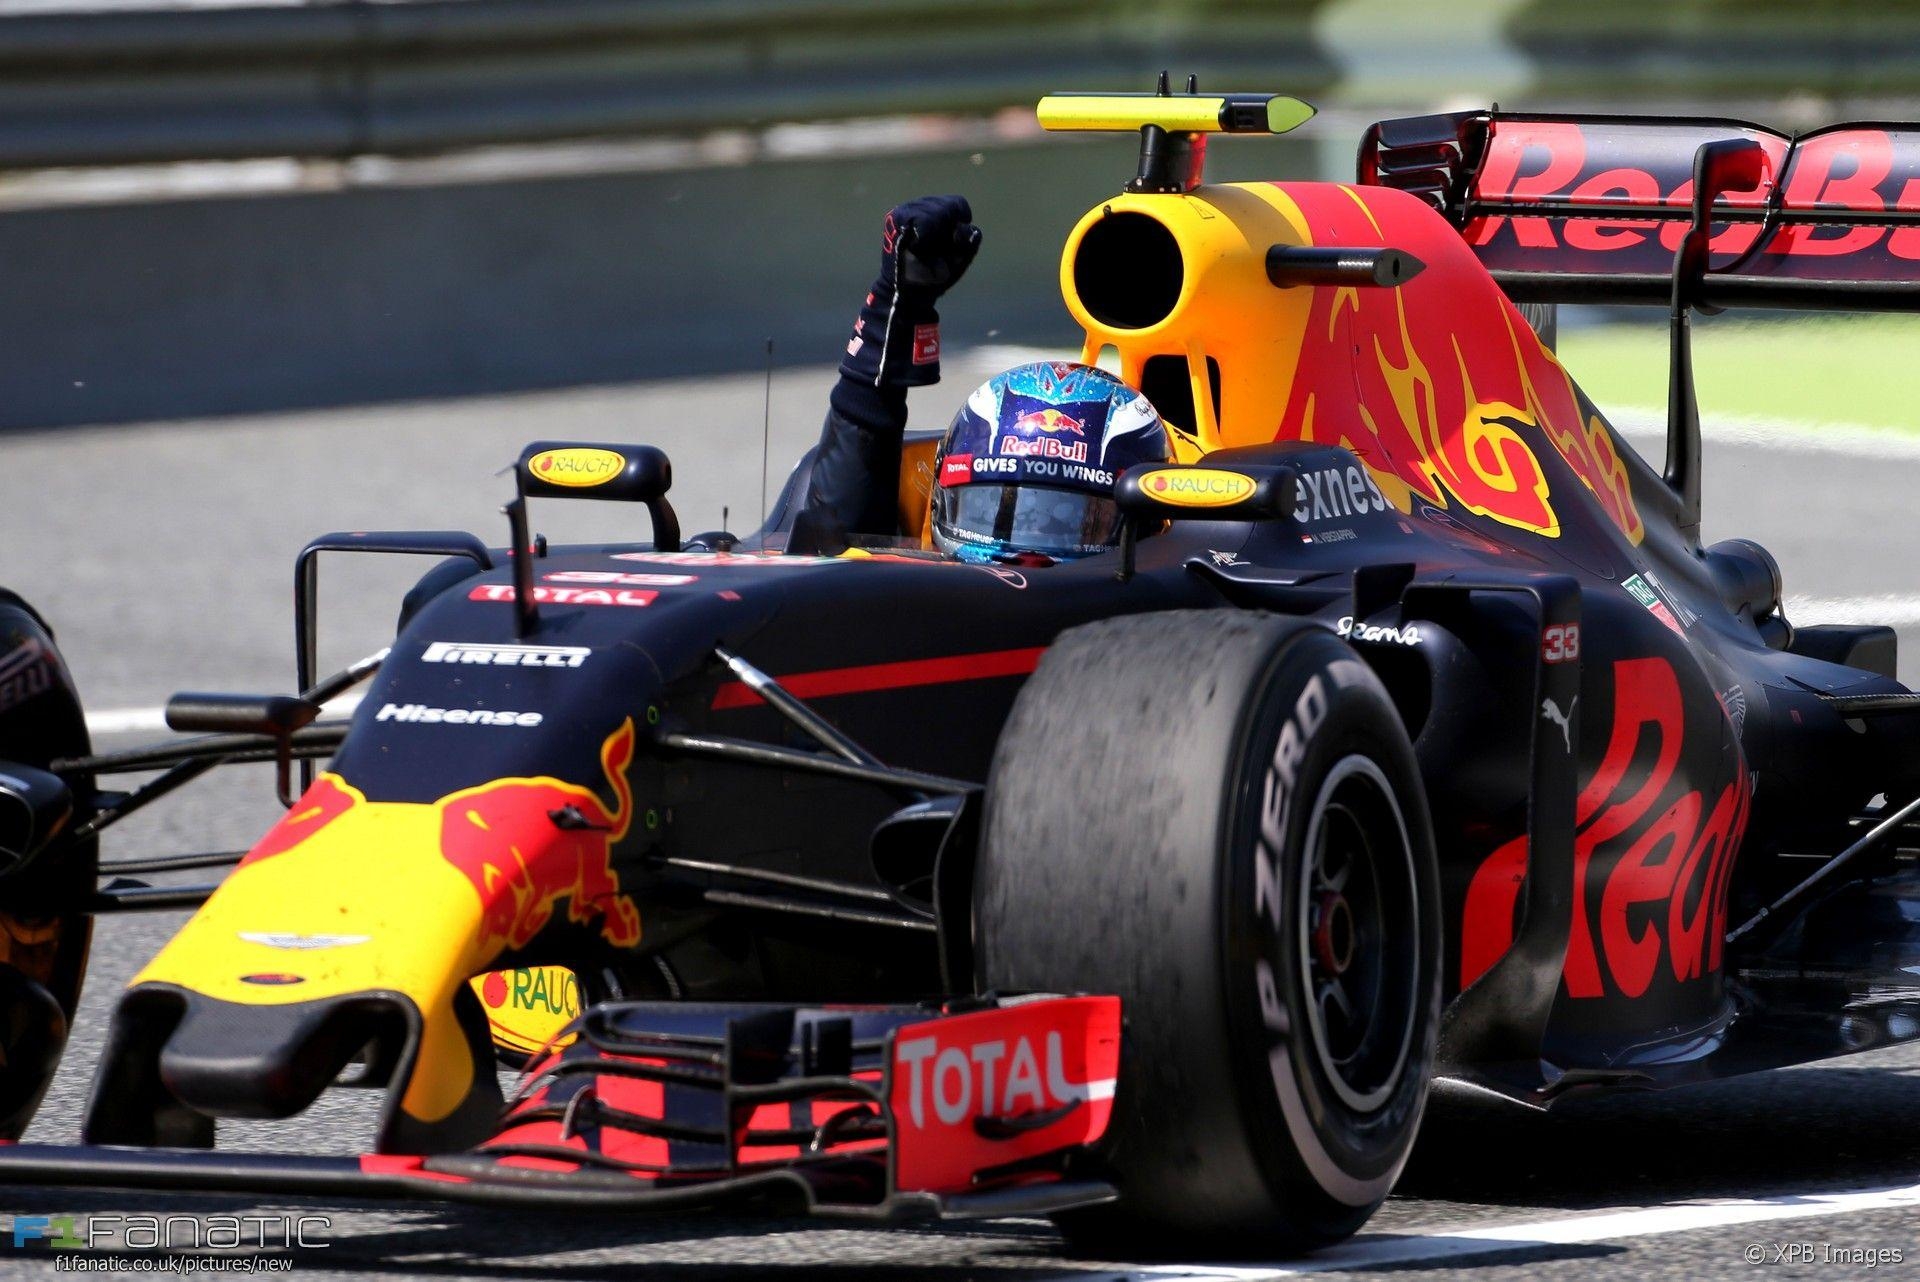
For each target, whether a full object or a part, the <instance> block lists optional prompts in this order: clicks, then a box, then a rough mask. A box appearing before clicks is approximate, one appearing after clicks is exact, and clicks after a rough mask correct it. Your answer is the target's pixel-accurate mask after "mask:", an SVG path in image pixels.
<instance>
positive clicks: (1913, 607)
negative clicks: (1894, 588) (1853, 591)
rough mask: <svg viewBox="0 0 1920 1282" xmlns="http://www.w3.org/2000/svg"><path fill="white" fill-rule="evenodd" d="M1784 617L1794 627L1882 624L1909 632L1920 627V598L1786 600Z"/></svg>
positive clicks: (1889, 594)
mask: <svg viewBox="0 0 1920 1282" xmlns="http://www.w3.org/2000/svg"><path fill="white" fill-rule="evenodd" d="M1787 617H1788V618H1789V619H1791V620H1793V621H1794V623H1796V624H1806V623H1884V624H1886V625H1887V626H1888V627H1894V628H1910V627H1912V626H1914V625H1915V624H1920V596H1912V595H1906V594H1902V593H1898V592H1887V593H1882V594H1880V595H1878V596H1842V597H1788V598H1787Z"/></svg>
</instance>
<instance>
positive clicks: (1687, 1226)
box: [1123, 1184, 1920, 1282]
mask: <svg viewBox="0 0 1920 1282" xmlns="http://www.w3.org/2000/svg"><path fill="white" fill-rule="evenodd" d="M1913 1206H1920V1184H1906V1185H1901V1186H1898V1187H1895V1188H1878V1189H1852V1190H1848V1191H1846V1192H1839V1193H1788V1194H1783V1195H1781V1196H1779V1197H1762V1198H1738V1199H1728V1200H1726V1201H1711V1202H1706V1201H1702V1202H1675V1203H1672V1204H1670V1205H1667V1206H1649V1207H1639V1208H1634V1209H1630V1210H1619V1211H1604V1212H1600V1213H1598V1214H1594V1215H1583V1216H1575V1217H1572V1218H1569V1219H1564V1220H1541V1221H1537V1222H1534V1223H1531V1224H1511V1225H1496V1226H1492V1227H1488V1228H1467V1229H1458V1230H1455V1231H1453V1232H1450V1233H1423V1234H1420V1235H1418V1236H1413V1237H1386V1236H1378V1237H1367V1238H1360V1239H1356V1240H1354V1241H1351V1242H1346V1243H1343V1244H1342V1245H1340V1246H1336V1247H1331V1248H1329V1249H1327V1250H1325V1251H1320V1252H1317V1253H1316V1254H1314V1255H1312V1256H1310V1257H1308V1258H1306V1259H1302V1260H1296V1261H1294V1262H1292V1263H1290V1264H1284V1265H1256V1266H1251V1267H1249V1266H1239V1267H1228V1268H1222V1267H1219V1266H1217V1265H1203V1264H1192V1265H1178V1264H1170V1265H1157V1266H1153V1267H1150V1268H1141V1269H1133V1270H1129V1271H1128V1272H1127V1273H1126V1274H1125V1275H1123V1276H1126V1277H1128V1278H1133V1279H1138V1282H1160V1280H1162V1279H1168V1278H1183V1279H1188V1280H1189V1282H1214V1280H1215V1279H1218V1282H1262V1280H1263V1279H1267V1278H1288V1277H1298V1276H1300V1275H1302V1274H1311V1273H1333V1272H1338V1271H1340V1270H1344V1269H1373V1268H1380V1267H1383V1266H1387V1265H1404V1264H1425V1263H1431V1262H1434V1261H1439V1260H1458V1259H1462V1258H1465V1257H1468V1256H1476V1255H1493V1254H1498V1253H1503V1252H1508V1251H1526V1250H1532V1249H1536V1248H1539V1247H1551V1246H1577V1245H1580V1244H1583V1243H1588V1242H1616V1241H1621V1240H1623V1239H1626V1238H1636V1237H1649V1236H1652V1235H1654V1234H1657V1233H1686V1232H1692V1231H1697V1230H1701V1229H1722V1228H1727V1227H1730V1226H1732V1225H1737V1224H1764V1223H1769V1222H1772V1221H1775V1220H1804V1219H1815V1218H1820V1217H1823V1216H1831V1215H1858V1214H1860V1213H1862V1212H1865V1211H1883V1210H1890V1209H1897V1208H1901V1207H1913ZM1752 1245H1758V1246H1760V1247H1761V1248H1762V1250H1763V1251H1764V1250H1765V1249H1766V1248H1767V1247H1768V1246H1769V1245H1770V1243H1768V1242H1765V1241H1756V1243H1754V1244H1752ZM1760 1262H1761V1263H1763V1264H1765V1263H1775V1262H1776V1261H1773V1260H1772V1259H1770V1258H1767V1257H1764V1256H1763V1258H1762V1260H1761V1261H1760Z"/></svg>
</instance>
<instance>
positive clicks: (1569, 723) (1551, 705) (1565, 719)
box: [1540, 694, 1580, 752]
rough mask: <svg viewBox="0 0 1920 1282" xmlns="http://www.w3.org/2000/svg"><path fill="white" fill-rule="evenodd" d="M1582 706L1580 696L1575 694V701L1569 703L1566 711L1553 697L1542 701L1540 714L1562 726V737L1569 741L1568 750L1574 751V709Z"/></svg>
mask: <svg viewBox="0 0 1920 1282" xmlns="http://www.w3.org/2000/svg"><path fill="white" fill-rule="evenodd" d="M1579 706H1580V696H1579V695H1577V694H1576V695H1574V696H1573V702H1572V703H1569V704H1568V705H1567V710H1566V711H1565V712H1562V711H1560V705H1559V704H1557V703H1555V702H1554V701H1553V700H1551V699H1542V700H1541V701H1540V715H1541V716H1543V717H1545V718H1546V719H1547V720H1549V721H1551V722H1553V724H1554V725H1556V726H1559V727H1560V737H1561V738H1562V739H1565V740H1566V741H1567V751H1568V752H1572V751H1573V710H1574V709H1575V708H1577V707H1579Z"/></svg>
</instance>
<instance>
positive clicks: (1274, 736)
mask: <svg viewBox="0 0 1920 1282" xmlns="http://www.w3.org/2000/svg"><path fill="white" fill-rule="evenodd" d="M982 822H983V829H982V836H981V843H980V851H979V865H978V869H977V874H976V880H975V884H974V929H975V948H976V958H977V963H976V964H977V966H978V969H979V972H980V973H979V975H978V979H979V981H980V983H981V985H982V991H999V992H1024V991H1051V992H1088V993H1112V994H1116V995H1118V996H1119V998H1120V1000H1121V1017H1122V1020H1123V1029H1124V1032H1123V1036H1122V1045H1121V1060H1120V1073H1119V1080H1118V1084H1117V1088H1116V1093H1115V1096H1114V1112H1113V1117H1112V1122H1111V1125H1110V1127H1109V1129H1108V1132H1107V1134H1106V1136H1105V1138H1104V1139H1103V1140H1102V1142H1101V1144H1100V1146H1099V1150H1098V1153H1097V1155H1096V1160H1097V1161H1098V1162H1099V1164H1100V1165H1101V1166H1103V1167H1104V1169H1105V1170H1106V1172H1107V1173H1108V1174H1109V1175H1110V1176H1111V1177H1112V1178H1114V1180H1115V1182H1116V1183H1117V1185H1118V1187H1119V1188H1120V1191H1121V1197H1120V1200H1119V1201H1118V1202H1117V1203H1114V1204H1111V1205H1109V1206H1106V1207H1101V1208H1097V1209H1094V1210H1091V1211H1081V1212H1077V1213H1074V1214H1072V1215H1068V1216H1063V1217H1062V1218H1061V1225H1062V1227H1063V1228H1064V1229H1065V1230H1066V1231H1067V1232H1068V1234H1069V1236H1071V1237H1073V1238H1074V1239H1075V1242H1076V1245H1077V1246H1079V1247H1081V1248H1083V1249H1085V1250H1089V1251H1093V1252H1096V1253H1101V1254H1103V1255H1104V1256H1105V1257H1106V1258H1115V1257H1116V1248H1120V1249H1122V1250H1124V1251H1126V1252H1129V1253H1139V1254H1165V1253H1169V1252H1176V1251H1177V1252H1181V1253H1191V1252H1193V1251H1194V1250H1195V1249H1196V1244H1198V1245H1199V1247H1200V1248H1201V1249H1204V1250H1208V1251H1211V1252H1213V1253H1216V1254H1223V1255H1224V1254H1242V1253H1250V1252H1264V1251H1274V1250H1281V1251H1285V1250H1298V1249H1305V1248H1310V1247H1315V1246H1320V1245H1324V1244H1326V1243H1329V1242H1333V1241H1337V1240H1338V1239H1341V1238H1343V1237H1346V1236H1347V1235H1349V1234H1351V1233H1353V1232H1354V1231H1355V1230H1356V1229H1358V1228H1359V1227H1360V1226H1361V1224H1363V1223H1364V1222H1365V1221H1366V1219H1367V1217H1368V1216H1369V1215H1371V1214H1372V1213H1373V1211H1374V1209H1375V1208H1376V1207H1378V1206H1379V1204H1380V1203H1381V1201H1382V1200H1383V1199H1385V1197H1386V1196H1387V1193H1388V1191H1389V1190H1390V1189H1391V1188H1392V1187H1393V1183H1394V1180H1395V1179H1396V1178H1397V1177H1398V1176H1399V1173H1400V1170H1401V1167H1402V1166H1403V1165H1404V1164H1405V1162H1406V1158H1407V1154H1408V1150H1409V1149H1410V1148H1411V1146H1412V1144H1413V1139H1414V1135H1415V1133H1416V1132H1417V1131H1418V1129H1419V1126H1420V1118H1421V1114H1422V1111H1423V1109H1424V1106H1425V1101H1426V1094H1427V1086H1428V1079H1429V1076H1430V1072H1431V1068H1432V1064H1433V1055H1434V1039H1435V1032H1436V1027H1437V1023H1438V1018H1439V998H1440V958H1441V948H1440V919H1439V912H1438V907H1437V905H1438V900H1439V894H1438V879H1437V873H1436V867H1435V859H1434V850H1433V835H1432V830H1431V826H1430V822H1429V819H1428V815H1427V806H1426V799H1425V794H1424V793H1423V791H1422V789H1421V784H1420V776H1419V773H1418V770H1417V768H1416V766H1415V763H1414V757H1413V750H1412V747H1411V745H1410V744H1409V742H1408V739H1407V735H1406V731H1405V729H1404V727H1403V726H1402V724H1401V721H1400V718H1399V715H1398V714H1397V712H1396V711H1395V709H1394V705H1393V703H1392V701H1391V699H1390V698H1389V697H1388V695H1387V692H1386V690H1385V689H1384V688H1383V687H1382V686H1381V684H1380V682H1379V680H1378V679H1377V678H1376V677H1375V676H1374V674H1373V672H1372V671H1371V670H1370V669H1369V668H1368V667H1367V666H1366V665H1365V664H1364V663H1363V662H1361V661H1360V660H1359V659H1358V658H1356V657H1355V655H1354V652H1353V651H1352V649H1350V648H1349V647H1348V646H1347V644H1346V643H1344V642H1342V641H1340V640H1339V639H1337V638H1336V637H1335V636H1334V635H1333V634H1332V633H1331V632H1329V631H1327V630H1326V629H1325V628H1323V627H1321V626H1318V625H1316V624H1312V623H1308V622H1306V621H1303V620H1298V619H1289V618H1281V617H1277V616H1273V615H1265V614H1255V613H1246V612H1239V611H1227V610H1213V611H1180V612H1171V613H1164V614H1145V615H1136V616H1132V617H1127V618H1119V619H1112V620H1108V621H1105V622H1101V623H1094V624H1090V625H1087V626H1085V627H1080V628H1075V629H1072V630H1071V631H1068V632H1066V633H1063V634H1062V635H1061V637H1060V639H1059V640H1058V641H1057V642H1056V643H1055V644H1054V645H1053V647H1052V648H1051V649H1049V650H1048V652H1047V653H1046V655H1045V656H1044V658H1043V660H1042V662H1041V664H1040V666H1039V669H1038V671H1037V672H1036V673H1035V674H1034V676H1033V678H1032V679H1031V680H1030V681H1029V682H1028V684H1027V686H1026V688H1025V689H1024V690H1023V691H1022V692H1021V694H1020V696H1019V698H1018V700H1017V701H1016V703H1015V705H1014V708H1013V712H1012V715H1011V717H1010V718H1009V720H1008V722H1007V726H1006V729H1005V730H1004V732H1003V733H1002V736H1001V739H1000V743H999V746H998V748H997V750H996V752H995V755H994V760H993V767H992V772H991V774H990V776H989V779H988V784H987V792H986V806H985V813H984V816H983V821H982Z"/></svg>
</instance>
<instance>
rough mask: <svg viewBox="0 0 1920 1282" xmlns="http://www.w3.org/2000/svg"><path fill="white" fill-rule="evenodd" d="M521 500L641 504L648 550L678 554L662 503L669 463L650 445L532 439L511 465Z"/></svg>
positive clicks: (675, 528)
mask: <svg viewBox="0 0 1920 1282" xmlns="http://www.w3.org/2000/svg"><path fill="white" fill-rule="evenodd" d="M513 477H514V484H515V485H516V486H518V487H519V490H520V496H521V497H522V498H550V499H614V500H617V501H620V502H626V503H645V504H646V505H647V512H648V514H649V515H651V516H652V517H653V546H654V547H655V548H656V549H657V550H659V551H661V552H678V551H679V550H680V520H679V518H678V517H676V516H675V515H674V513H673V508H672V507H671V506H670V505H669V504H668V503H667V491H668V490H669V489H671V488H672V487H673V464H672V463H671V462H669V461H668V460H667V455H666V451H664V450H660V449H655V448H654V447H653V446H651V445H604V444H597V443H591V442H585V441H535V442H534V443H533V444H531V445H529V446H527V448H526V449H524V450H521V451H520V459H519V461H518V462H517V463H515V464H514V465H513Z"/></svg>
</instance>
